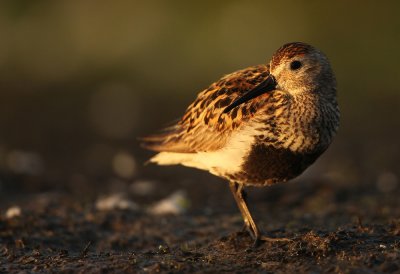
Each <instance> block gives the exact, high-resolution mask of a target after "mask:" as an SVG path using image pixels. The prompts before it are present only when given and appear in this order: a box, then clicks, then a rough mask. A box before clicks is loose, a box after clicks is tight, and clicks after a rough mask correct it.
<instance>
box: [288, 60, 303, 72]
mask: <svg viewBox="0 0 400 274" xmlns="http://www.w3.org/2000/svg"><path fill="white" fill-rule="evenodd" d="M302 65H303V64H302V63H301V62H300V61H293V62H291V63H290V69H291V70H297V69H299V68H301V66H302Z"/></svg>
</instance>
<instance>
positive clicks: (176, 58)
mask: <svg viewBox="0 0 400 274" xmlns="http://www.w3.org/2000/svg"><path fill="white" fill-rule="evenodd" d="M374 3H375V2H374V1H362V2H358V1H354V2H348V1H335V2H319V1H288V2H285V3H280V4H277V3H273V2H268V1H252V2H246V1H202V2H201V3H200V2H193V1H190V2H187V1H168V2H166V1H118V2H115V3H114V2H113V3H112V4H111V2H109V1H96V2H90V1H68V0H65V1H47V0H40V1H39V0H38V1H27V0H25V1H23V0H8V1H1V2H0V34H1V37H2V39H1V43H0V75H1V76H0V196H1V197H3V199H2V201H8V202H7V204H10V203H13V202H15V201H16V199H17V197H20V195H21V194H24V193H28V194H29V193H36V192H48V191H50V192H51V191H60V192H64V193H69V194H73V195H76V196H77V197H78V198H79V199H85V200H88V201H91V200H93V199H95V198H96V197H97V195H99V194H104V193H109V192H114V191H121V190H122V191H124V189H125V188H126V187H128V186H129V185H131V184H132V183H135V182H137V181H138V180H152V181H155V183H156V184H157V186H159V188H158V189H167V190H168V191H172V190H173V189H177V188H182V187H183V188H185V189H189V190H190V189H197V188H202V189H203V191H205V192H206V194H205V195H206V196H209V195H210V196H212V195H213V191H214V190H215V189H214V188H221V189H224V188H225V187H226V186H225V185H222V184H220V183H219V184H218V183H215V182H221V181H222V180H219V179H217V178H214V177H213V176H211V175H207V174H206V173H204V172H199V171H194V170H189V169H184V168H180V167H168V168H164V167H161V168H159V167H152V166H143V163H144V161H146V160H147V159H148V158H149V157H150V156H151V155H152V153H151V152H146V151H144V150H142V149H141V148H140V147H139V143H138V141H137V139H136V138H137V137H138V136H143V135H146V134H149V133H152V132H154V131H156V130H157V129H159V128H161V127H163V126H164V125H166V124H168V123H169V122H170V121H173V120H174V119H176V118H178V117H179V116H180V115H181V114H183V112H184V110H185V108H186V106H187V105H188V104H189V103H190V102H191V101H192V100H193V99H194V98H195V96H196V94H197V93H198V92H199V91H201V90H202V89H204V88H206V87H207V86H208V85H209V84H210V83H212V82H213V81H215V80H217V79H218V78H219V77H220V76H222V75H224V74H227V73H230V72H232V71H234V70H237V69H241V68H244V67H246V66H251V65H255V64H259V63H266V62H267V61H268V60H269V58H270V57H271V55H272V54H273V52H274V51H275V50H276V49H277V48H278V47H280V46H281V45H282V44H284V43H287V42H291V41H304V42H307V43H310V44H312V45H314V46H316V47H318V48H319V49H321V50H322V51H323V52H325V53H326V54H327V55H328V57H329V59H330V60H331V63H332V66H333V68H334V71H335V73H336V76H337V80H338V91H339V102H340V108H341V113H342V115H341V126H340V131H339V134H338V136H337V138H336V139H335V141H334V143H333V145H332V146H331V147H330V149H329V150H328V152H327V153H326V154H325V155H323V156H322V158H321V159H320V160H319V161H318V162H317V164H315V165H314V166H313V167H312V168H310V169H309V170H308V171H307V172H306V173H305V174H304V175H303V176H302V177H300V178H299V179H298V180H300V181H307V180H312V179H315V178H319V179H322V180H325V181H326V180H327V181H329V182H330V183H332V184H344V185H353V186H358V185H359V186H360V187H362V188H364V187H368V188H371V189H376V191H379V192H382V193H389V194H390V193H391V192H393V191H395V190H396V189H398V188H399V186H398V176H399V165H400V154H399V140H400V119H399V117H400V92H399V78H400V69H399V60H400V51H399V41H400V32H399V29H400V19H399V16H398V14H399V10H400V5H399V4H398V2H396V1H384V2H382V3H380V4H379V5H377V4H374ZM216 184H217V185H218V186H215V185H216ZM289 187H290V186H289ZM208 189H209V190H208ZM168 191H167V192H168ZM262 191H266V190H262ZM224 193H225V192H224ZM389 194H388V195H389ZM224 195H225V194H224ZM228 195H229V193H228V191H226V197H229V196H228ZM189 198H190V199H197V198H198V197H195V194H191V197H189ZM198 199H200V200H202V199H204V197H200V198H198ZM229 199H230V198H229Z"/></svg>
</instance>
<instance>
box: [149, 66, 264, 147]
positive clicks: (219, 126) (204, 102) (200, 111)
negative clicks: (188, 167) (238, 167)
mask: <svg viewBox="0 0 400 274" xmlns="http://www.w3.org/2000/svg"><path fill="white" fill-rule="evenodd" d="M268 75H269V67H268V66H266V65H258V66H253V67H249V68H246V69H243V70H239V71H236V72H233V73H231V74H228V75H226V76H224V77H223V78H221V79H220V80H219V81H217V82H215V83H213V84H212V85H211V86H210V87H209V88H207V89H205V90H203V91H202V92H200V93H199V95H198V96H197V98H196V100H195V101H194V102H193V103H192V104H191V105H190V106H189V107H188V108H187V110H186V112H185V114H184V115H183V117H182V119H181V120H180V121H179V122H178V123H177V124H175V125H174V126H172V127H170V128H167V129H166V130H165V132H163V133H161V134H159V135H152V136H148V137H145V138H143V139H142V141H143V143H142V146H143V147H145V148H147V149H150V150H154V151H166V152H181V153H194V152H200V151H214V150H217V149H220V148H221V147H223V146H224V144H225V143H226V141H227V138H228V137H229V136H230V135H231V133H232V132H233V131H234V130H235V129H237V128H239V127H240V126H241V125H243V124H244V123H245V122H246V121H248V120H249V119H250V118H251V117H253V116H254V114H255V112H256V111H257V110H258V109H259V108H260V107H261V106H262V105H263V104H264V103H265V101H266V100H267V98H268V97H269V95H268V94H264V95H262V96H259V97H257V98H255V99H254V100H251V101H249V102H247V103H245V104H243V105H241V106H240V108H239V107H236V108H234V109H233V110H232V111H230V112H229V113H226V114H224V113H223V110H224V109H225V107H227V106H228V105H230V104H231V103H232V102H233V101H234V100H235V99H237V98H238V97H239V96H241V95H243V94H244V93H245V92H247V91H249V90H250V89H252V88H254V87H255V86H257V85H258V84H259V83H261V82H262V81H263V80H265V79H266V77H267V76H268Z"/></svg>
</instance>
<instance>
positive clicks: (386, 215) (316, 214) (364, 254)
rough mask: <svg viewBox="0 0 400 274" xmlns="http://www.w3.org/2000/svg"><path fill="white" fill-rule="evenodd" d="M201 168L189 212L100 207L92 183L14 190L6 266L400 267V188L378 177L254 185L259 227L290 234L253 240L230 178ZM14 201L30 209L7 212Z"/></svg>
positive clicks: (3, 253) (190, 188)
mask: <svg viewBox="0 0 400 274" xmlns="http://www.w3.org/2000/svg"><path fill="white" fill-rule="evenodd" d="M195 174H197V173H196V172H195ZM199 174H200V173H199ZM198 177H199V179H198V180H200V181H201V180H206V181H207V182H205V183H204V184H203V185H201V186H200V185H199V181H197V184H196V183H195V182H184V183H181V184H180V185H179V187H181V189H186V190H187V192H188V198H189V199H190V201H191V203H192V205H191V208H190V209H189V210H188V212H186V213H184V214H181V215H156V216H155V215H150V214H148V213H146V212H145V211H144V210H111V211H99V210H97V209H96V208H95V206H94V200H93V199H92V198H87V199H83V198H82V197H85V195H86V194H87V197H89V196H90V194H89V192H85V191H87V190H82V191H83V192H82V193H80V195H76V194H71V193H66V192H63V191H53V192H42V193H21V192H17V191H15V189H14V190H13V189H12V188H10V189H8V190H7V189H5V190H4V191H3V192H2V194H3V195H2V200H1V201H2V202H1V208H2V211H1V217H0V272H6V273H7V272H19V273H29V272H56V273H75V272H78V273H113V272H127V273H137V272H139V273H141V272H150V273H155V272H168V273H176V272H177V273H187V272H197V273H207V272H208V273H215V272H228V273H232V272H233V273H246V272H249V273H252V272H262V273H299V272H300V273H304V272H307V273H326V272H332V273H383V272H388V273H393V272H400V199H399V198H398V197H399V194H400V191H399V189H398V188H397V189H396V190H395V191H391V192H390V193H383V192H380V191H378V190H377V189H376V187H375V185H373V184H366V185H349V184H336V183H333V182H331V181H328V180H326V181H316V180H300V181H298V182H296V183H288V184H281V185H276V186H272V187H270V188H265V189H250V192H249V199H250V206H251V208H252V209H253V211H254V215H255V217H256V219H257V220H258V221H259V224H260V227H261V228H262V229H263V230H264V231H265V233H266V234H267V235H269V236H271V237H288V238H290V239H291V241H289V242H265V243H262V244H261V245H259V246H258V247H253V246H252V243H253V242H252V240H251V238H250V237H249V235H248V234H247V233H246V232H240V230H241V228H242V220H241V216H240V214H239V213H238V210H237V209H236V207H235V205H234V201H233V198H232V197H231V196H230V193H229V190H228V186H227V185H226V184H224V183H222V182H220V181H219V180H215V181H213V180H214V179H213V178H212V177H211V176H208V175H200V176H198ZM171 188H176V184H167V185H166V186H165V187H164V188H157V189H162V190H161V192H160V191H155V193H154V195H152V196H151V197H147V198H141V199H139V198H138V197H136V198H135V197H131V198H132V199H136V200H137V201H138V202H139V203H140V204H146V203H151V201H154V200H155V199H157V198H159V197H162V196H163V195H165V194H167V192H168V191H170V190H171ZM67 192H68V191H67ZM77 192H79V191H77ZM12 204H18V206H20V207H21V209H22V214H21V215H20V216H19V217H15V218H6V216H5V213H4V212H5V211H6V209H7V208H8V206H10V205H12ZM21 271H22V272H21Z"/></svg>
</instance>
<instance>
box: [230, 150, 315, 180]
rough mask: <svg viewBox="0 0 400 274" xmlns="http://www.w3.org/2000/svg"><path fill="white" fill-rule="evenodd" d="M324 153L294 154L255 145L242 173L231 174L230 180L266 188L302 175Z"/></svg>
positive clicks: (243, 165)
mask: <svg viewBox="0 0 400 274" xmlns="http://www.w3.org/2000/svg"><path fill="white" fill-rule="evenodd" d="M322 152H323V150H319V151H314V152H308V153H306V152H304V153H299V152H294V151H292V150H290V149H287V148H276V147H274V146H272V145H268V144H265V143H257V144H254V145H253V146H252V147H251V149H250V152H249V154H248V155H247V156H246V157H245V161H244V163H243V164H242V166H241V171H240V172H237V173H236V174H231V176H230V179H231V180H235V181H238V182H241V183H243V184H245V185H254V186H264V185H270V184H274V183H276V182H284V181H287V180H290V179H292V178H294V177H296V176H298V175H300V174H301V173H302V172H303V171H304V170H305V169H306V168H307V167H308V166H310V165H311V164H312V163H313V162H314V161H315V160H316V159H317V158H318V157H319V156H320V155H321V153H322Z"/></svg>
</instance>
